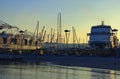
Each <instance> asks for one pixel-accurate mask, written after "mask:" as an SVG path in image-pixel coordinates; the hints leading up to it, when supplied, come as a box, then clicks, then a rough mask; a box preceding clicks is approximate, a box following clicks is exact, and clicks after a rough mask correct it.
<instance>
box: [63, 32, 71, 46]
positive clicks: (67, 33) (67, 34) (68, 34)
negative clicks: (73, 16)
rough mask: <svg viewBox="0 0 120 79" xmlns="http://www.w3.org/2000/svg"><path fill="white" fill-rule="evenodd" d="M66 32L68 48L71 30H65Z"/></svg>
mask: <svg viewBox="0 0 120 79" xmlns="http://www.w3.org/2000/svg"><path fill="white" fill-rule="evenodd" d="M64 32H65V38H66V46H67V48H68V41H69V36H70V30H64Z"/></svg>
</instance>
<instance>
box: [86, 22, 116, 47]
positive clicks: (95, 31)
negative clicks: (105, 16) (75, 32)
mask: <svg viewBox="0 0 120 79" xmlns="http://www.w3.org/2000/svg"><path fill="white" fill-rule="evenodd" d="M117 31H118V30H117V29H112V28H111V26H109V25H104V22H103V21H102V24H101V25H96V26H92V28H91V33H88V36H90V37H89V45H90V47H92V48H115V47H117V46H118V38H117V36H116V35H117Z"/></svg>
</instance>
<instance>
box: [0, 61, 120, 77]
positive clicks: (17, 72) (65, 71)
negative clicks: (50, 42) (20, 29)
mask: <svg viewBox="0 0 120 79" xmlns="http://www.w3.org/2000/svg"><path fill="white" fill-rule="evenodd" d="M109 72H110V70H105V69H90V68H83V67H75V66H60V65H54V64H51V63H39V64H35V63H14V62H13V63H9V64H4V65H0V79H120V75H119V74H113V73H109ZM117 73H119V71H117Z"/></svg>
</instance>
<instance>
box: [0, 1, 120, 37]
mask: <svg viewBox="0 0 120 79" xmlns="http://www.w3.org/2000/svg"><path fill="white" fill-rule="evenodd" d="M59 12H61V13H62V29H63V30H64V29H71V27H72V26H74V27H75V28H76V31H77V32H79V34H78V36H79V37H80V38H81V39H82V38H86V37H85V35H86V33H88V32H90V28H91V26H92V25H96V24H100V23H101V21H102V20H104V21H105V24H107V25H111V26H112V27H113V28H118V29H119V26H120V0H0V20H3V21H5V22H7V23H9V24H11V25H16V26H18V27H20V28H23V29H28V30H30V31H34V29H35V27H36V22H37V20H39V21H40V26H41V27H42V26H43V25H45V26H46V29H47V32H48V33H49V30H48V29H49V28H50V27H52V28H56V24H57V23H56V22H57V21H56V19H57V14H58V13H59ZM119 36H120V32H119Z"/></svg>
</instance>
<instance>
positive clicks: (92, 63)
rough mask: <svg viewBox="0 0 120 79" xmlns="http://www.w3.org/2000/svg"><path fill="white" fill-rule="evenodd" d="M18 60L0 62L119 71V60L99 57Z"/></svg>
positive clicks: (66, 56)
mask: <svg viewBox="0 0 120 79" xmlns="http://www.w3.org/2000/svg"><path fill="white" fill-rule="evenodd" d="M18 59H19V60H17V59H15V60H0V64H2V63H1V62H2V61H3V62H5V61H6V62H8V63H10V62H20V63H36V64H40V63H42V62H44V63H46V62H49V63H51V64H55V65H63V66H78V67H88V68H99V69H110V70H119V71H120V58H117V57H99V56H76V55H70V56H68V55H39V56H37V55H36V56H24V57H23V58H22V59H20V58H18Z"/></svg>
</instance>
